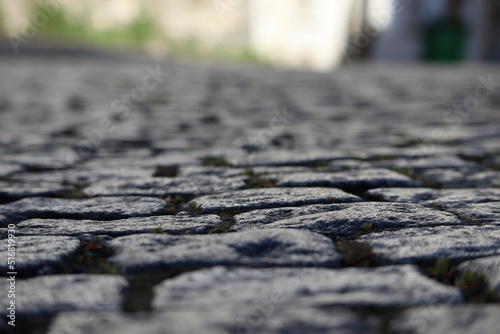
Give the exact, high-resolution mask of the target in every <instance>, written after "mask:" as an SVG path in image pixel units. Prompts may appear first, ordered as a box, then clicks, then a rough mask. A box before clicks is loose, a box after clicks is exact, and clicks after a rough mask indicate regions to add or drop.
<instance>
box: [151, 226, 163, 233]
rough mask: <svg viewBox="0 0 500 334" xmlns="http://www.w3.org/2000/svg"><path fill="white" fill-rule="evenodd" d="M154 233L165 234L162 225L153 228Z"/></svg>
mask: <svg viewBox="0 0 500 334" xmlns="http://www.w3.org/2000/svg"><path fill="white" fill-rule="evenodd" d="M153 233H154V234H163V229H162V228H161V227H156V228H154V229H153Z"/></svg>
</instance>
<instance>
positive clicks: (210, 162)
mask: <svg viewBox="0 0 500 334" xmlns="http://www.w3.org/2000/svg"><path fill="white" fill-rule="evenodd" d="M200 161H201V163H202V164H203V166H212V167H229V166H230V165H229V163H228V162H227V161H226V159H225V158H219V157H202V158H200Z"/></svg>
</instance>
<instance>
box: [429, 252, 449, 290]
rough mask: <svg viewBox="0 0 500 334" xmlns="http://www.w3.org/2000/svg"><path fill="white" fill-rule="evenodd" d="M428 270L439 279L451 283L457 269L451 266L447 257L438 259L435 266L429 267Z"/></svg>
mask: <svg viewBox="0 0 500 334" xmlns="http://www.w3.org/2000/svg"><path fill="white" fill-rule="evenodd" d="M427 272H428V273H429V275H430V276H431V277H433V278H435V279H437V280H438V281H440V282H443V283H448V284H451V282H452V281H453V276H454V272H455V269H454V268H450V261H449V260H448V259H447V258H441V259H438V260H437V261H436V263H435V264H434V266H433V267H431V268H429V269H427Z"/></svg>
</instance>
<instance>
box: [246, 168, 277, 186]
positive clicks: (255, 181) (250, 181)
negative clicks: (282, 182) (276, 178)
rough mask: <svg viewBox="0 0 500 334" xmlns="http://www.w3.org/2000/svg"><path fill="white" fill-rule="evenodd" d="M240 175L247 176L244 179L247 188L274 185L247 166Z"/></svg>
mask: <svg viewBox="0 0 500 334" xmlns="http://www.w3.org/2000/svg"><path fill="white" fill-rule="evenodd" d="M241 175H242V176H247V177H248V178H247V179H246V180H245V185H246V188H247V189H256V188H273V187H274V185H275V184H274V182H273V181H271V180H267V179H264V178H261V177H260V176H259V175H257V174H256V173H255V172H254V170H253V169H252V168H248V169H247V170H245V172H243V173H241Z"/></svg>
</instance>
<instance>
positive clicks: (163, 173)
mask: <svg viewBox="0 0 500 334" xmlns="http://www.w3.org/2000/svg"><path fill="white" fill-rule="evenodd" d="M178 173H179V167H177V166H170V167H164V166H160V165H158V166H156V170H155V173H154V174H153V176H154V177H176V176H177V174H178Z"/></svg>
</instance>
